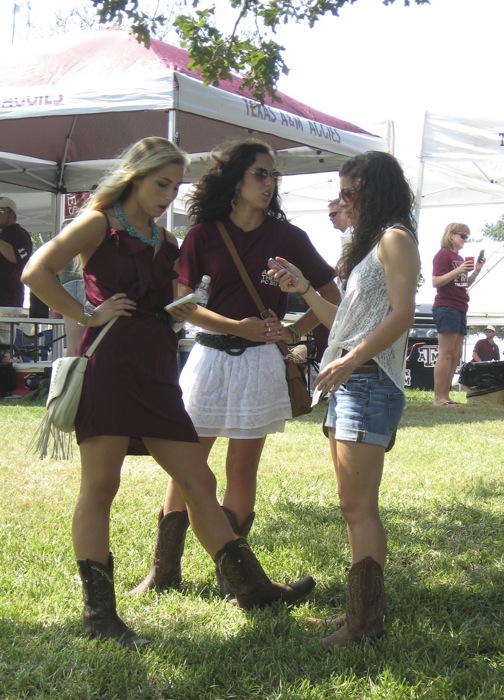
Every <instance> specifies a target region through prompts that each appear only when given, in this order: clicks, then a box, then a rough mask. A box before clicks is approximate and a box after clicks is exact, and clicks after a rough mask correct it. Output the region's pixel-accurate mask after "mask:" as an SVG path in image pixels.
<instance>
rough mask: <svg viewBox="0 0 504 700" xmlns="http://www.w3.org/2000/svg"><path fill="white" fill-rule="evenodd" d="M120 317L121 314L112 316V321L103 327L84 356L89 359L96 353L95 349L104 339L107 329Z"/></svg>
mask: <svg viewBox="0 0 504 700" xmlns="http://www.w3.org/2000/svg"><path fill="white" fill-rule="evenodd" d="M118 318H119V316H115V318H111V319H110V321H109V322H108V323H107V325H106V326H105V327H104V328H102V329H101V331H100V333H99V334H98V335H97V336H96V338H95V339H94V341H93V343H92V344H91V345H90V346H89V348H88V351H87V352H85V353H84V355H83V357H87V358H88V359H89V358H90V357H91V355H92V354H93V353H94V351H95V350H96V348H97V347H98V345H99V344H100V343H101V341H102V340H103V337H104V336H105V333H107V331H108V330H109V329H110V328H111V326H112V325H113V324H114V323H115V322H116V321H117V319H118Z"/></svg>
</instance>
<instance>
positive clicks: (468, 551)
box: [0, 391, 504, 700]
mask: <svg viewBox="0 0 504 700" xmlns="http://www.w3.org/2000/svg"><path fill="white" fill-rule="evenodd" d="M457 400H458V401H460V402H461V403H462V404H463V405H462V406H460V407H457V408H434V407H433V406H432V394H431V393H429V392H417V391H415V392H409V393H408V405H407V409H406V412H405V415H404V418H403V421H402V423H401V427H400V429H399V432H398V438H397V442H396V446H395V447H394V449H393V451H392V452H391V453H389V454H388V455H387V456H386V464H385V475H384V479H383V485H382V496H381V505H382V516H383V520H384V524H385V527H386V530H387V533H388V538H389V558H388V563H387V567H386V570H385V583H386V589H387V595H388V616H387V623H386V626H387V634H386V636H385V637H384V638H383V639H382V640H380V641H379V642H376V643H374V644H373V643H369V642H366V643H364V644H362V645H360V646H357V647H352V648H348V649H343V650H337V649H334V650H332V651H330V652H325V651H324V650H323V649H322V647H321V646H320V645H319V644H317V636H320V633H315V632H314V631H313V630H310V629H309V628H308V627H307V625H306V623H305V618H306V617H307V616H323V617H325V616H333V615H334V613H336V612H339V611H341V610H342V609H343V605H344V593H345V582H346V576H347V573H348V567H349V552H348V544H347V536H346V530H345V526H344V523H343V520H342V517H341V514H340V512H339V509H338V500H337V495H336V491H335V484H334V477H333V474H332V467H331V463H330V457H329V449H328V444H327V440H326V439H325V438H324V436H323V435H322V432H321V429H320V422H321V419H322V413H323V408H324V407H323V406H320V405H319V406H317V407H316V409H315V410H314V412H313V413H312V414H311V415H309V416H305V417H303V418H301V419H297V420H295V421H291V422H290V423H289V424H288V426H287V430H286V432H285V433H284V434H282V435H274V436H272V437H270V438H269V439H268V442H267V445H266V449H265V454H264V458H263V461H262V464H261V470H260V478H259V493H258V502H257V509H256V510H257V517H256V522H255V524H254V528H253V529H252V532H251V535H250V538H249V539H250V543H251V545H252V547H253V548H254V550H255V551H256V553H257V554H258V556H259V558H260V560H261V563H262V564H263V565H264V567H265V569H266V571H267V572H268V573H269V574H270V575H271V577H272V578H274V579H276V580H279V581H286V580H288V579H294V578H298V577H299V576H301V575H304V574H308V573H311V574H313V575H314V576H315V578H316V579H317V587H316V589H315V591H314V593H313V594H312V596H311V598H310V600H309V601H308V602H306V603H304V604H303V605H301V606H300V607H298V608H296V609H294V610H292V611H288V610H286V609H283V608H281V607H276V606H275V607H273V608H271V609H268V610H264V611H253V612H250V613H244V612H242V611H240V610H237V609H235V608H233V607H232V606H229V605H228V604H226V603H223V602H222V601H220V599H219V598H218V597H217V587H216V582H215V576H214V567H213V563H212V561H211V560H210V558H209V557H208V556H207V555H206V554H205V552H204V551H203V549H202V548H201V546H200V545H199V543H198V542H197V540H196V539H195V537H194V535H193V534H192V532H190V533H189V534H188V538H187V546H186V553H185V554H184V559H183V574H184V581H183V585H182V588H181V589H180V590H179V591H172V592H168V593H165V594H157V593H154V592H150V593H148V594H147V595H146V596H144V597H140V598H135V599H132V598H129V597H126V595H125V594H126V592H127V591H128V590H129V589H130V588H132V587H133V586H134V585H136V584H137V583H138V582H139V580H140V579H141V578H142V577H143V576H144V574H145V573H146V571H147V568H148V565H149V563H150V558H151V555H152V549H153V545H154V536H155V528H156V521H157V513H158V511H159V508H160V505H161V503H162V499H163V496H164V490H165V486H166V477H165V476H164V474H163V473H162V472H161V470H160V469H159V468H158V467H157V466H156V465H155V464H154V463H153V461H152V460H151V459H149V458H144V457H131V458H128V459H127V462H126V464H125V467H124V470H123V478H122V485H121V490H120V492H119V495H118V497H117V499H116V502H115V505H114V509H113V514H112V551H113V553H114V556H115V564H116V593H117V599H118V610H119V613H120V614H121V616H122V617H123V618H124V619H125V621H126V622H128V623H129V624H130V625H131V626H132V627H133V628H134V629H135V631H136V632H137V633H139V634H140V635H141V636H145V637H148V638H150V639H152V640H153V642H154V643H153V644H152V645H151V647H149V648H148V649H147V650H145V651H143V652H136V651H127V650H123V649H121V648H119V647H117V646H116V645H114V644H113V643H110V642H108V643H103V642H98V641H91V640H88V639H86V638H85V637H83V636H82V635H81V621H80V616H81V608H82V597H81V589H80V582H79V579H78V576H77V571H76V566H75V562H74V559H73V553H72V547H71V535H70V527H71V518H72V512H73V508H74V504H75V500H76V497H77V492H78V487H79V460H78V451H77V449H75V452H74V458H73V460H71V461H66V462H65V461H51V460H49V459H48V460H44V461H40V460H38V459H37V458H36V457H34V456H33V455H32V454H29V453H28V452H27V446H28V443H29V440H30V438H31V436H32V435H33V433H34V432H35V430H36V428H37V426H38V423H39V422H40V420H41V417H42V416H43V413H44V408H43V407H41V406H37V405H34V404H33V403H32V404H31V403H27V402H17V403H14V402H13V401H3V402H0V426H1V429H0V454H1V455H2V467H1V470H0V492H1V501H0V525H1V533H0V546H1V567H0V697H1V698H8V699H12V700H14V699H16V700H18V699H22V698H33V699H35V698H61V699H62V700H91V699H95V698H96V699H98V698H99V699H104V700H116V699H121V700H123V699H132V700H137V699H138V700H140V699H145V700H231V699H236V700H248V699H252V698H257V699H261V700H266V699H267V700H322V699H324V700H325V699H329V698H331V699H332V698H338V699H340V698H341V699H345V700H346V699H348V700H350V699H351V700H355V699H359V700H361V699H364V698H376V699H378V698H379V699H380V700H396V699H397V700H399V699H400V700H405V699H410V698H411V699H413V698H414V699H418V698H422V699H425V700H452V699H455V698H457V699H458V698H468V699H469V698H471V699H480V700H494V699H495V700H498V699H499V700H501V699H502V698H503V697H504V528H503V520H504V517H503V516H504V450H503V446H502V437H503V432H504V410H503V408H502V407H500V408H496V407H480V406H477V407H476V406H468V405H466V404H465V395H464V394H459V395H458V398H457ZM224 447H225V443H224V442H218V444H217V445H216V448H215V449H214V452H213V453H212V455H211V466H212V467H213V469H214V470H215V472H216V474H217V477H218V480H219V485H220V486H222V481H223V480H222V475H223V471H222V464H223V460H224ZM306 637H309V638H310V639H311V643H306V642H305V639H306Z"/></svg>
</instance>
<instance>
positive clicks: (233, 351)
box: [225, 335, 247, 356]
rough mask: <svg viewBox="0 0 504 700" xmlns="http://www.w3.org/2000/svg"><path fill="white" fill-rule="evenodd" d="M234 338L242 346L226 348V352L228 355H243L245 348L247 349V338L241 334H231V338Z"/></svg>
mask: <svg viewBox="0 0 504 700" xmlns="http://www.w3.org/2000/svg"><path fill="white" fill-rule="evenodd" d="M231 338H232V339H233V342H235V341H236V342H238V343H239V345H240V347H238V348H226V350H225V352H226V354H227V355H232V356H238V355H243V353H244V352H245V350H246V349H247V345H246V344H245V338H241V337H240V336H239V335H231V336H229V339H231Z"/></svg>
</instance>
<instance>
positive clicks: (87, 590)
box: [77, 554, 150, 647]
mask: <svg viewBox="0 0 504 700" xmlns="http://www.w3.org/2000/svg"><path fill="white" fill-rule="evenodd" d="M77 566H78V567H79V573H80V577H81V580H82V595H83V598H84V610H83V613H82V619H83V624H84V632H86V633H87V634H89V635H90V636H91V637H99V638H100V639H112V640H114V641H115V642H117V643H118V644H120V645H121V646H122V647H141V646H145V645H147V644H150V642H149V641H148V640H147V639H142V638H141V637H139V636H138V635H136V634H135V632H133V630H131V629H130V628H129V627H128V626H127V625H126V624H125V623H124V622H123V621H122V620H121V618H120V617H119V615H118V614H117V611H116V598H115V590H114V559H113V557H112V554H110V555H109V561H108V566H105V564H101V563H100V562H97V561H90V560H89V559H78V560H77Z"/></svg>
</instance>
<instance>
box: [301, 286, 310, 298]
mask: <svg viewBox="0 0 504 700" xmlns="http://www.w3.org/2000/svg"><path fill="white" fill-rule="evenodd" d="M310 287H311V284H310V282H308V286H307V287H306V289H305V290H304V292H299V293H300V294H301V296H302V297H304V295H305V294H308V292H309V291H310Z"/></svg>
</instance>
